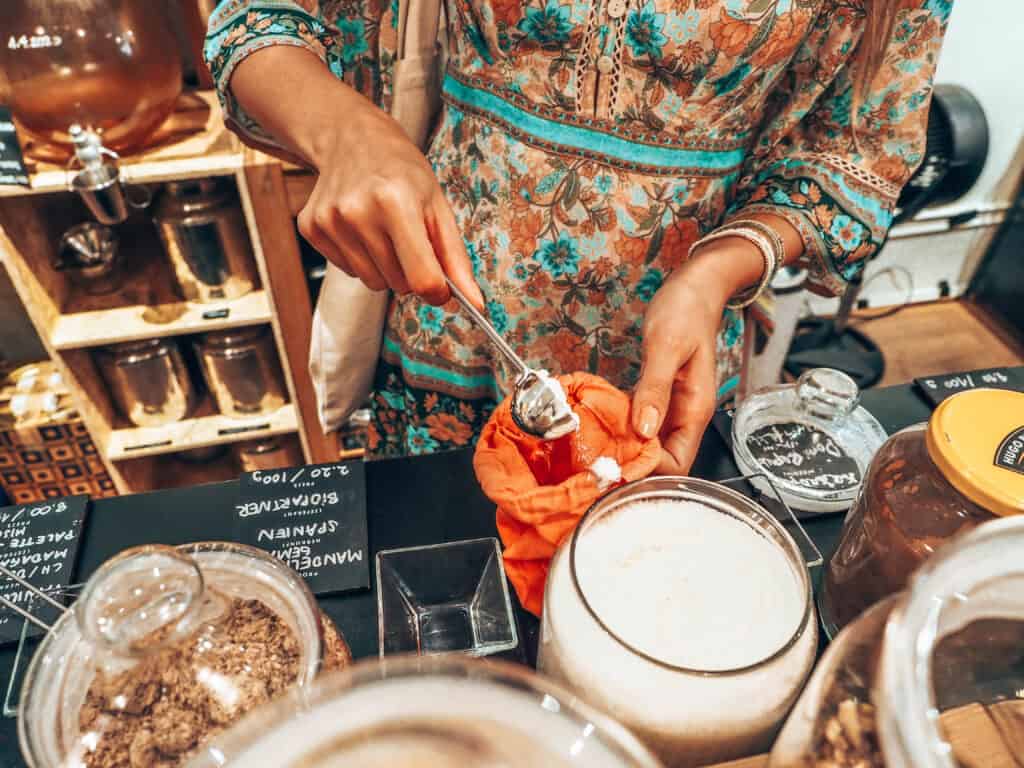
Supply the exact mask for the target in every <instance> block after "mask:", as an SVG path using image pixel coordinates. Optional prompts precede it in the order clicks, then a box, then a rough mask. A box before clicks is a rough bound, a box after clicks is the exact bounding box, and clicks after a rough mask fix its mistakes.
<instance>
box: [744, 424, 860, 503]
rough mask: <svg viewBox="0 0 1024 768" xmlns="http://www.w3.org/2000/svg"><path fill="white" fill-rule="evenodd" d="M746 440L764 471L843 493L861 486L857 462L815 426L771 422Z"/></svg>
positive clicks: (818, 489) (806, 484) (808, 486)
mask: <svg viewBox="0 0 1024 768" xmlns="http://www.w3.org/2000/svg"><path fill="white" fill-rule="evenodd" d="M746 442H747V448H748V450H749V451H750V453H751V454H752V455H753V456H754V459H755V460H756V461H757V463H758V464H759V465H760V466H761V467H763V468H764V470H765V471H766V472H768V473H770V474H772V475H775V476H776V477H779V478H781V479H783V480H786V481H788V482H790V483H794V484H796V485H799V486H801V487H803V488H808V489H811V490H815V491H823V492H842V491H849V490H850V489H853V488H856V487H857V486H858V485H860V481H861V471H860V467H858V466H857V462H856V461H854V460H853V459H852V458H851V457H850V456H849V454H847V453H846V451H845V450H843V447H842V446H841V445H839V443H837V442H836V441H835V440H834V439H833V438H832V437H830V436H829V435H828V434H826V433H825V432H823V431H822V430H820V429H818V428H817V427H813V426H811V425H809V424H800V423H797V422H789V423H783V424H771V425H769V426H766V427H761V428H760V429H757V430H754V431H753V432H751V433H750V435H749V436H748V437H747V441H746Z"/></svg>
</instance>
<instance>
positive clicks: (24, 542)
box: [0, 496, 89, 643]
mask: <svg viewBox="0 0 1024 768" xmlns="http://www.w3.org/2000/svg"><path fill="white" fill-rule="evenodd" d="M88 504H89V497H88V496H69V497H66V498H62V499H48V500H46V501H43V502H38V503H36V504H29V505H23V506H13V507H4V508H2V509H0V565H2V566H4V567H5V568H7V570H9V571H12V572H13V573H15V574H17V575H18V576H19V577H21V578H22V579H24V580H25V581H27V582H28V583H29V584H31V585H32V586H34V587H35V588H36V589H40V590H42V591H43V592H46V593H47V594H48V595H50V596H51V597H53V598H54V599H55V600H57V601H58V602H61V598H62V597H63V594H62V593H63V592H64V591H65V590H66V589H67V587H68V585H69V584H70V583H71V579H72V571H73V570H74V567H75V560H76V558H77V556H78V543H79V541H80V539H81V533H82V521H83V520H84V519H85V512H86V508H87V507H88ZM0 594H3V596H4V597H6V598H7V599H8V600H10V601H12V602H13V603H15V604H17V605H18V606H19V607H21V608H24V609H25V610H27V611H29V612H30V613H32V614H33V615H35V616H37V617H38V618H40V619H41V620H43V621H44V622H45V623H47V624H52V623H53V622H54V621H55V620H56V619H57V618H58V616H57V613H58V612H57V610H56V609H54V608H52V607H50V606H47V605H46V604H45V603H44V602H43V601H42V600H40V599H38V598H36V597H34V596H33V595H32V593H31V592H30V591H29V590H27V589H25V588H23V587H21V586H20V585H18V584H17V583H16V582H13V581H9V580H8V579H5V578H3V577H2V576H0ZM24 622H25V620H24V619H23V618H22V617H21V616H19V615H18V614H17V613H15V612H14V611H10V610H8V609H6V608H0V643H9V642H13V641H16V640H17V639H18V637H19V635H20V634H21V629H22V626H23V625H24ZM41 631H42V630H40V629H39V628H37V627H36V626H35V625H34V624H33V625H30V626H29V635H30V636H36V635H39V634H41Z"/></svg>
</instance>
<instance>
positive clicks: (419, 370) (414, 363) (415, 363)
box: [384, 336, 498, 393]
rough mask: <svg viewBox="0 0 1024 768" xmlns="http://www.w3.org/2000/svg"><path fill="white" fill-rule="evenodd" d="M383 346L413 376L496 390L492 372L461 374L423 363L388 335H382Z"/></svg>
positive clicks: (459, 385) (462, 386) (464, 386)
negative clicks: (406, 352)
mask: <svg viewBox="0 0 1024 768" xmlns="http://www.w3.org/2000/svg"><path fill="white" fill-rule="evenodd" d="M384 347H385V348H386V349H387V350H388V351H389V352H391V353H392V354H393V355H396V356H397V357H398V359H399V360H400V361H401V365H402V367H403V368H405V369H406V370H408V371H409V372H410V373H412V374H413V375H414V376H424V377H428V378H431V379H436V380H437V381H443V382H444V383H445V384H451V385H452V386H454V387H460V388H462V389H482V388H484V387H488V388H490V390H491V391H492V392H495V393H496V392H497V391H498V383H497V379H495V378H494V374H493V373H482V374H479V375H477V376H463V375H461V374H458V373H456V372H455V371H450V370H448V369H447V368H442V367H440V366H438V365H431V364H430V363H424V362H422V361H420V360H413V359H412V358H410V357H409V356H408V355H406V354H405V352H403V351H402V348H401V346H399V344H398V342H396V341H395V340H394V339H392V338H390V337H389V336H385V337H384Z"/></svg>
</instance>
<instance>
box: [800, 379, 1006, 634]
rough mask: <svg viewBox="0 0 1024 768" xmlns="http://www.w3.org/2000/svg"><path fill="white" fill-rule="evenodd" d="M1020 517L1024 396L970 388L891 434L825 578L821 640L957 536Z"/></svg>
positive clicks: (899, 583)
mask: <svg viewBox="0 0 1024 768" xmlns="http://www.w3.org/2000/svg"><path fill="white" fill-rule="evenodd" d="M1020 513H1024V393H1019V392H1007V391H1001V390H989V389H979V390H974V391H971V392H963V393H961V394H958V395H955V396H954V397H951V398H949V399H948V400H945V401H944V402H943V403H942V404H940V405H939V406H938V408H936V409H935V412H934V413H933V414H932V417H931V419H930V420H929V421H928V422H927V423H926V424H919V425H917V426H913V427H910V428H908V429H905V430H903V431H902V432H898V433H897V434H895V435H893V436H892V437H891V438H889V440H888V441H887V442H886V443H885V444H884V445H883V446H882V448H881V449H880V450H879V452H878V454H877V455H876V456H875V458H874V460H873V461H872V463H871V466H870V468H869V469H868V474H867V477H866V479H865V481H864V484H863V486H862V488H861V491H860V495H859V496H858V499H857V502H856V503H855V504H854V506H853V508H852V509H851V510H850V513H849V515H848V516H847V518H846V522H845V524H844V527H843V533H842V536H841V538H840V541H839V546H838V548H837V549H836V552H835V554H834V555H833V556H832V559H831V560H830V561H829V564H828V568H827V569H826V572H825V582H824V588H823V590H822V591H821V595H820V606H819V607H820V611H821V617H822V622H823V624H824V626H825V630H826V632H827V633H828V634H829V635H830V636H831V635H834V634H835V633H836V632H837V631H838V630H839V629H841V628H842V627H843V626H845V625H846V624H848V623H849V622H851V621H852V620H853V619H855V618H857V616H859V615H860V614H861V613H862V612H863V611H864V610H865V609H867V608H868V607H870V606H871V605H873V604H874V603H876V602H878V601H879V600H881V599H883V598H885V597H887V596H889V595H892V594H894V593H896V592H899V591H900V590H902V589H903V588H904V587H905V586H906V584H907V582H908V580H909V578H910V576H911V574H912V573H913V572H914V571H915V570H916V569H917V567H918V566H919V565H920V564H921V563H923V562H924V561H925V560H926V559H927V558H928V557H929V556H931V554H932V553H933V552H935V551H936V550H937V549H939V548H940V547H941V546H943V545H944V544H945V543H946V542H948V541H949V540H950V539H952V538H953V537H954V536H956V535H957V534H958V533H961V532H963V531H966V530H969V529H972V528H974V527H976V526H978V525H980V524H982V523H985V522H987V521H989V520H993V519H995V518H998V517H1005V516H1009V515H1015V514H1020Z"/></svg>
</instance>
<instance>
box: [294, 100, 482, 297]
mask: <svg viewBox="0 0 1024 768" xmlns="http://www.w3.org/2000/svg"><path fill="white" fill-rule="evenodd" d="M319 145H320V146H318V147H317V148H316V150H315V154H314V155H313V158H312V159H313V162H314V163H315V165H316V168H317V170H318V171H319V174H320V175H319V178H318V179H317V182H316V185H315V186H314V188H313V193H312V194H311V195H310V198H309V201H308V202H307V203H306V206H305V207H304V208H303V209H302V211H301V212H300V213H299V231H300V232H301V233H302V235H303V237H305V238H306V239H307V240H308V241H309V242H310V243H311V244H312V245H313V246H314V247H315V248H316V249H317V250H319V251H320V252H321V253H322V254H323V255H324V256H325V257H326V258H327V259H329V260H330V261H331V262H332V263H334V264H336V265H337V266H338V267H340V268H341V269H342V270H343V271H345V272H347V273H348V274H349V275H352V276H354V277H358V278H359V279H360V280H362V281H363V282H364V283H366V285H367V286H369V287H370V288H372V289H374V290H378V291H379V290H384V289H385V288H390V289H391V290H393V291H394V292H395V293H399V294H405V293H410V292H412V293H415V294H418V295H419V296H421V297H422V298H423V299H425V300H426V301H428V302H430V303H431V304H443V303H444V302H446V301H447V300H448V299H449V295H450V294H449V290H448V286H447V285H446V284H445V281H444V278H445V275H446V274H447V275H448V276H449V277H450V278H451V280H452V282H453V283H454V284H455V285H456V286H457V287H458V288H460V289H461V290H462V292H463V293H464V294H465V295H466V296H467V297H469V298H470V300H471V301H472V302H473V303H474V304H476V305H477V306H478V307H481V308H482V307H483V296H482V295H481V293H480V289H479V287H478V286H477V284H476V281H475V280H474V279H473V271H472V267H471V265H470V261H469V257H468V255H467V254H466V248H465V245H464V243H463V240H462V236H461V234H460V233H459V229H458V226H457V225H456V223H455V215H454V214H453V213H452V209H451V206H450V205H449V204H448V201H447V200H446V199H445V196H444V193H443V192H442V191H441V187H440V185H439V184H438V182H437V179H436V178H435V176H434V173H433V171H432V169H431V168H430V165H429V163H428V162H427V160H426V158H425V157H424V156H423V154H422V153H421V152H420V150H419V149H418V148H417V147H416V146H415V145H414V144H413V143H412V142H410V141H409V139H408V138H406V135H405V133H404V132H403V131H402V129H401V127H400V126H399V125H398V123H396V122H395V121H394V120H393V119H392V118H391V117H390V116H389V115H387V114H385V113H384V112H382V111H381V110H379V109H377V108H376V107H374V106H372V105H369V104H367V105H365V106H360V107H358V108H356V109H355V110H353V111H350V112H349V114H348V115H347V116H346V119H344V121H339V126H338V128H337V130H335V131H334V132H332V133H331V134H329V135H327V136H325V137H324V138H323V140H322V141H321V142H319Z"/></svg>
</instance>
